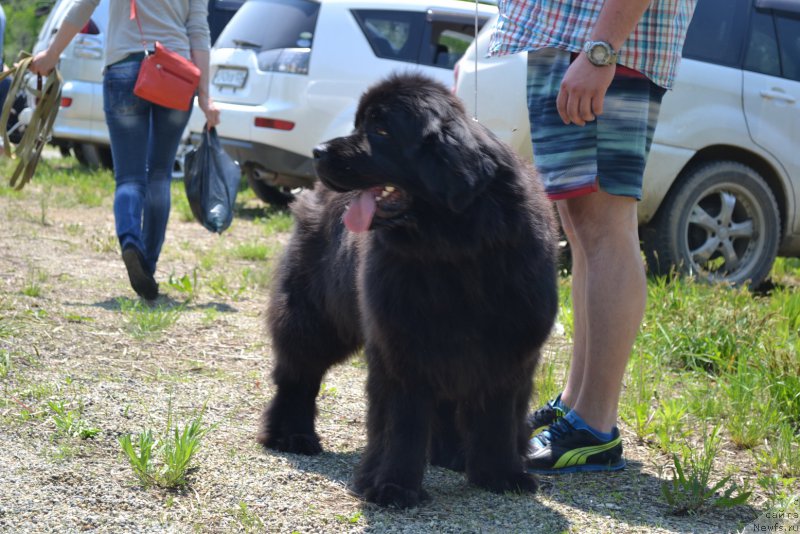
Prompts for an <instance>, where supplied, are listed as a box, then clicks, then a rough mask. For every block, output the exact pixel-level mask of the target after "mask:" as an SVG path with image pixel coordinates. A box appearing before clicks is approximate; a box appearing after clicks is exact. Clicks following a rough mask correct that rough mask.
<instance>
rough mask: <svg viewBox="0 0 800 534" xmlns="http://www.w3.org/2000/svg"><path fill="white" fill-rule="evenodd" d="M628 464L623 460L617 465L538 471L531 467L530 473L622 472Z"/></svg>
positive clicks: (576, 466) (574, 466) (587, 465)
mask: <svg viewBox="0 0 800 534" xmlns="http://www.w3.org/2000/svg"><path fill="white" fill-rule="evenodd" d="M626 465H627V462H626V461H625V460H624V459H623V460H621V461H619V462H617V463H615V464H608V465H604V464H583V465H573V466H571V467H560V468H558V469H537V468H533V467H529V468H528V469H527V471H528V473H532V474H535V475H567V474H570V473H599V472H608V471H621V470H622V469H625V466H626Z"/></svg>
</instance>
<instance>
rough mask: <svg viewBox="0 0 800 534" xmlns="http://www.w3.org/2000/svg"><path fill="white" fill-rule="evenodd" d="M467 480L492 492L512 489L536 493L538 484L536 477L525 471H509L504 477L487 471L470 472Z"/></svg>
mask: <svg viewBox="0 0 800 534" xmlns="http://www.w3.org/2000/svg"><path fill="white" fill-rule="evenodd" d="M469 481H470V482H471V483H472V484H475V485H476V486H480V487H481V488H483V489H487V490H489V491H492V492H494V493H505V492H507V491H512V492H515V493H536V490H537V489H538V488H539V484H538V483H537V482H536V477H534V476H533V475H530V474H528V473H525V472H519V473H511V474H509V475H507V476H505V477H500V476H494V475H490V474H488V473H482V474H480V475H479V474H474V473H473V474H471V475H470V476H469Z"/></svg>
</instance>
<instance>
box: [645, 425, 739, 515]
mask: <svg viewBox="0 0 800 534" xmlns="http://www.w3.org/2000/svg"><path fill="white" fill-rule="evenodd" d="M719 450H720V438H719V426H717V427H715V428H714V429H713V430H712V431H711V433H710V435H706V436H704V440H703V448H702V450H696V449H693V448H692V447H691V446H689V445H688V444H687V445H684V447H682V450H681V452H680V454H677V453H673V455H672V461H673V466H672V467H671V468H670V469H671V471H672V475H673V476H672V481H670V482H664V483H663V484H662V485H661V494H662V495H663V497H664V500H666V502H667V504H669V506H670V508H671V509H672V513H673V514H675V515H689V514H695V513H697V512H699V511H701V510H705V509H707V508H711V507H719V508H729V507H732V506H737V505H740V504H744V503H745V502H747V500H748V499H749V498H750V494H751V493H752V492H750V491H747V489H746V488H740V487H739V486H738V485H737V484H736V483H735V482H732V481H731V477H730V475H728V476H725V477H723V478H722V479H720V480H719V481H718V482H717V483H716V484H713V485H711V476H712V474H713V471H714V459H715V457H716V456H717V453H718V452H719Z"/></svg>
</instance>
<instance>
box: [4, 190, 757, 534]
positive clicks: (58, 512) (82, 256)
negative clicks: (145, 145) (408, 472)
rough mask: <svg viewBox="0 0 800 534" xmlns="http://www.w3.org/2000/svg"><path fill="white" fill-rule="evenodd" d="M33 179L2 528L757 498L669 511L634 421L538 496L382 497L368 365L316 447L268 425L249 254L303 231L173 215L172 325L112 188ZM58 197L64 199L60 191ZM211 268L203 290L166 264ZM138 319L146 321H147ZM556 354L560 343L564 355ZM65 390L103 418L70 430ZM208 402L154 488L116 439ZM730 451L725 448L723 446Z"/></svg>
mask: <svg viewBox="0 0 800 534" xmlns="http://www.w3.org/2000/svg"><path fill="white" fill-rule="evenodd" d="M44 198H45V197H44V193H43V191H42V190H41V188H39V187H38V186H37V184H35V183H34V184H31V185H30V186H29V188H28V190H26V192H25V194H24V195H22V196H15V195H8V194H6V195H2V196H0V221H1V222H2V226H3V231H2V233H0V250H2V252H1V253H0V356H2V355H3V353H5V354H6V355H7V357H8V358H7V359H8V361H9V362H10V365H7V366H6V374H5V376H4V375H3V374H0V531H2V532H13V533H19V532H59V533H63V532H78V531H84V530H86V531H97V532H115V533H118V532H191V531H200V532H239V531H254V532H260V531H265V532H292V531H299V532H351V531H352V532H360V531H366V532H425V533H427V532H459V533H461V532H563V531H570V532H729V531H735V530H739V529H741V528H742V527H743V526H744V524H746V522H748V521H750V520H752V519H753V518H754V517H755V515H757V513H756V512H755V510H754V509H752V508H749V507H740V508H737V509H734V510H731V511H726V512H719V511H714V512H712V513H708V514H703V515H699V516H694V517H675V516H672V515H670V514H669V513H668V509H667V506H666V504H665V503H664V502H663V499H662V498H661V496H660V484H661V479H660V478H659V476H660V475H661V473H660V471H661V469H660V468H659V466H661V465H666V460H665V459H664V458H660V457H658V456H656V455H655V454H654V453H653V452H652V451H651V450H650V449H648V448H646V447H644V446H641V445H638V444H637V443H636V442H635V440H634V439H633V437H632V435H631V433H630V432H628V431H626V430H625V429H623V436H624V440H625V441H624V445H625V448H626V456H627V458H628V461H629V466H630V467H629V468H628V469H627V470H625V471H624V472H621V473H618V474H613V475H606V476H590V475H575V476H567V477H561V478H550V479H542V491H541V492H540V493H539V494H538V495H537V496H535V497H530V496H518V495H493V494H491V493H487V492H484V491H481V490H478V489H474V488H472V487H469V486H467V484H466V483H465V481H464V478H463V476H461V475H459V474H455V473H451V472H448V471H445V470H442V469H438V468H432V469H429V470H428V472H427V474H426V477H425V482H424V484H425V487H426V488H427V489H428V491H429V492H430V494H431V496H432V498H433V500H432V501H431V502H430V503H428V504H425V505H424V506H421V507H419V508H417V509H413V510H408V511H396V510H394V511H392V510H389V511H387V510H383V509H379V508H375V507H373V506H369V505H365V504H363V503H361V502H359V501H358V500H357V499H355V498H353V497H352V496H350V495H349V494H348V493H347V491H346V484H347V481H348V478H349V477H350V475H351V473H352V471H353V468H354V466H355V465H356V463H357V461H358V458H359V455H360V453H361V450H362V447H363V445H364V397H363V394H362V393H363V382H364V377H365V372H366V371H365V369H364V367H363V365H361V364H360V363H359V362H358V361H355V362H352V363H348V364H345V365H342V366H340V367H338V368H336V369H335V371H334V372H332V373H331V374H330V376H328V377H327V379H326V382H325V384H324V386H323V390H324V391H323V395H322V399H321V401H320V417H319V432H320V434H321V436H322V437H323V444H324V447H325V449H326V452H325V453H324V454H322V455H321V456H318V457H314V458H307V457H299V456H294V455H289V454H276V453H272V452H269V453H267V452H264V451H263V450H261V449H260V448H259V447H258V446H257V445H256V443H255V442H254V440H253V436H254V433H255V431H256V425H257V419H258V415H259V413H260V410H261V408H262V406H263V404H264V403H265V402H266V400H267V399H268V398H269V396H270V394H271V384H270V381H269V371H270V366H271V360H270V346H269V342H268V339H267V337H266V336H265V333H264V328H263V324H262V323H263V320H262V311H263V309H264V307H265V304H266V288H265V287H264V286H265V285H266V281H267V280H268V277H269V262H268V261H263V260H245V259H241V257H242V256H243V255H242V254H239V253H237V252H236V251H237V250H241V247H242V245H243V244H249V243H265V244H268V245H270V247H271V248H270V250H273V249H277V248H278V247H277V243H278V242H280V241H283V240H285V239H286V237H287V236H286V234H285V233H282V234H278V235H271V236H268V235H267V233H266V232H265V230H264V229H265V225H264V224H263V223H259V222H258V221H257V220H254V219H252V218H251V219H247V218H240V219H237V220H236V221H235V223H234V226H233V227H232V228H231V229H230V230H229V231H228V232H226V234H224V235H223V236H222V237H217V236H214V235H211V234H209V233H208V232H206V231H205V230H204V229H203V228H202V227H201V226H200V225H199V224H196V223H194V222H187V221H183V220H181V217H180V216H178V215H175V214H174V215H173V218H172V220H171V221H170V227H169V231H168V235H167V240H166V246H165V251H164V255H163V259H162V262H161V264H160V266H159V275H158V276H159V280H160V282H161V290H162V292H163V293H164V294H165V296H164V297H162V298H161V300H160V302H159V304H160V305H161V306H162V307H163V308H164V309H165V310H172V313H174V314H175V315H176V316H177V321H176V322H175V324H173V325H172V326H170V327H169V328H167V329H166V330H165V331H163V332H161V333H160V334H158V335H156V336H154V337H149V338H144V339H140V338H138V337H136V336H135V335H134V334H133V333H132V328H133V327H134V326H135V324H131V320H130V319H129V318H130V313H128V312H126V309H128V308H130V306H132V305H133V303H135V302H136V300H135V299H133V298H132V297H133V294H132V292H131V290H130V288H129V287H128V283H127V279H126V275H125V272H124V267H123V265H122V262H121V261H120V260H119V259H118V253H117V251H116V246H115V243H114V232H113V218H112V215H111V208H110V203H109V202H106V203H105V204H104V205H103V206H101V207H97V208H86V207H83V206H75V207H74V208H70V209H66V208H56V207H48V203H47V202H44V201H43V199H44ZM50 204H52V203H50ZM193 272H196V273H197V281H196V283H194V284H193V287H194V289H195V290H196V296H195V297H194V298H193V299H192V300H191V301H189V302H187V301H186V300H187V297H186V294H185V293H182V292H180V291H178V290H176V289H175V288H173V287H169V286H168V285H167V284H166V283H165V279H166V278H168V277H169V275H170V274H173V277H174V278H176V279H177V278H181V277H182V276H183V275H187V276H188V279H191V276H192V273H193ZM134 322H135V321H134ZM551 356H552V354H551ZM48 401H55V402H63V403H64V405H65V406H67V407H69V408H70V409H72V410H74V411H76V412H80V414H81V420H83V421H85V423H86V424H87V425H89V426H91V427H95V428H97V429H99V430H100V432H99V433H98V434H97V435H96V436H95V437H94V438H91V439H85V440H82V439H80V438H77V437H67V436H64V435H62V434H59V433H58V432H57V429H56V425H55V423H54V419H53V416H52V415H53V412H52V410H51V408H49V407H48ZM170 406H171V409H172V416H173V419H174V420H177V421H178V422H181V423H183V422H185V421H188V420H189V419H190V418H191V417H192V416H193V414H195V413H196V411H198V410H200V409H201V407H203V406H205V407H206V411H205V415H204V422H205V423H206V424H208V425H213V428H212V430H211V431H210V432H209V433H208V434H207V436H206V438H205V440H204V442H203V445H202V447H201V449H200V451H199V453H198V455H197V457H196V459H195V466H196V469H195V470H193V471H192V473H191V476H190V484H189V486H188V487H187V489H185V490H184V491H181V492H170V491H165V490H161V489H157V488H154V489H142V488H141V487H140V486H139V485H138V484H137V482H136V480H135V477H134V476H133V472H132V471H131V469H130V467H129V465H128V464H127V460H126V459H125V458H124V457H123V456H122V453H121V450H120V446H119V444H118V442H117V439H118V437H119V436H120V435H122V434H127V433H138V432H140V431H142V430H144V429H147V428H150V429H153V430H154V431H155V432H157V433H163V429H164V427H165V424H166V419H167V413H168V409H169V407H170ZM723 462H724V459H723Z"/></svg>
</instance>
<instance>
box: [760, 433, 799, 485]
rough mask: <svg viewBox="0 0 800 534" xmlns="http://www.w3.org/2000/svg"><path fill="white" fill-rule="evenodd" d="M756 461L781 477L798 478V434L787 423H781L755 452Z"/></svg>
mask: <svg viewBox="0 0 800 534" xmlns="http://www.w3.org/2000/svg"><path fill="white" fill-rule="evenodd" d="M756 460H757V461H758V463H759V464H760V465H761V466H763V467H767V468H768V469H769V470H770V471H772V472H773V473H780V474H781V475H782V476H783V477H787V478H791V477H800V433H798V431H797V430H796V429H795V428H794V426H793V425H792V424H791V423H789V422H788V421H784V422H782V423H781V424H780V425H779V426H778V427H777V429H776V430H775V431H774V432H773V433H772V434H771V437H770V438H769V440H767V442H766V444H765V445H764V448H762V449H760V450H758V451H757V452H756Z"/></svg>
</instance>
